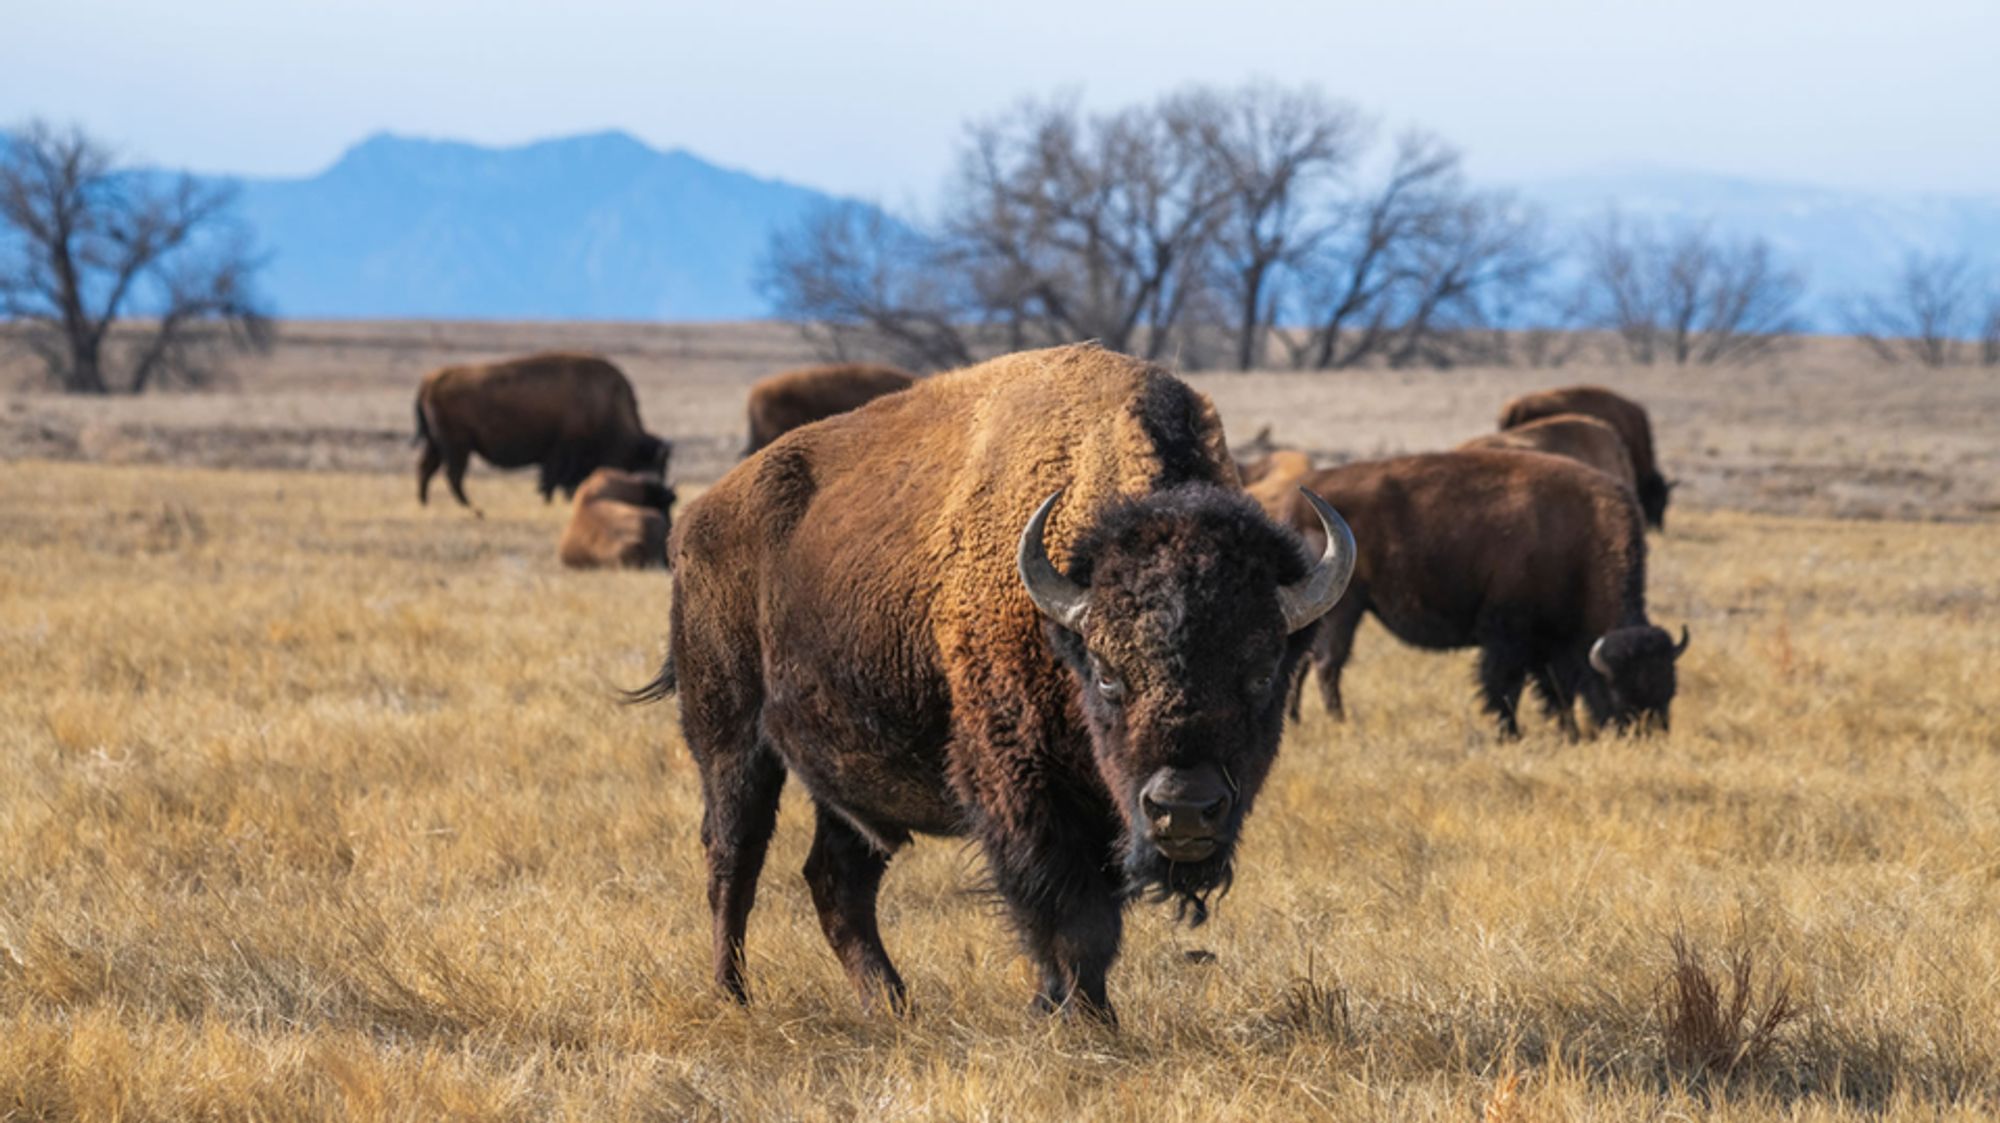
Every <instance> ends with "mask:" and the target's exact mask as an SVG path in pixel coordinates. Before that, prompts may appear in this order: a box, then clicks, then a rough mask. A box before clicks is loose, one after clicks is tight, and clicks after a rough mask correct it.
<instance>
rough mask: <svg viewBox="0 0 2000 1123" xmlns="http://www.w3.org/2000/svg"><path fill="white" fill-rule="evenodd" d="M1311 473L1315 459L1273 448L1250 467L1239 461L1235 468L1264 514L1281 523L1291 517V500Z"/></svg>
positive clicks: (1290, 450) (1291, 451)
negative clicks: (1301, 482) (1300, 484)
mask: <svg viewBox="0 0 2000 1123" xmlns="http://www.w3.org/2000/svg"><path fill="white" fill-rule="evenodd" d="M1312 470H1313V462H1312V457H1310V456H1308V455H1306V454H1305V453H1303V452H1300V451H1299V450H1297V449H1295V448H1280V449H1273V450H1272V451H1270V452H1267V453H1265V454H1264V455H1263V456H1261V457H1259V458H1257V459H1256V460H1253V461H1250V462H1249V463H1247V464H1246V463H1243V462H1242V461H1238V462H1237V465H1236V471H1237V473H1238V474H1239V475H1240V476H1241V478H1242V480H1243V490H1244V491H1247V492H1249V493H1250V498H1252V499H1255V500H1256V501H1257V505H1258V506H1260V507H1262V508H1264V513H1265V514H1267V515H1269V516H1271V517H1272V518H1274V519H1277V520H1278V521H1280V522H1283V521H1285V520H1287V519H1289V518H1290V517H1291V510H1292V497H1293V496H1294V495H1296V494H1297V493H1298V490H1299V483H1300V481H1302V480H1304V479H1305V478H1306V473H1308V472H1311V471H1312Z"/></svg>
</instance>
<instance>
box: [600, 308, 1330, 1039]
mask: <svg viewBox="0 0 2000 1123" xmlns="http://www.w3.org/2000/svg"><path fill="white" fill-rule="evenodd" d="M1058 488H1061V489H1063V496H1062V499H1061V501H1060V503H1059V504H1058V506H1057V507H1056V509H1055V514H1054V517H1053V518H1052V519H1051V521H1050V523H1049V526H1048V529H1047V534H1046V538H1045V541H1046V543H1047V545H1048V550H1049V554H1050V556H1051V558H1053V559H1054V561H1055V564H1056V565H1057V566H1059V567H1061V568H1062V569H1065V570H1067V573H1068V576H1069V577H1070V578H1071V579H1072V580H1074V581H1076V582H1078V583H1080V584H1082V585H1084V586H1085V587H1086V588H1087V589H1088V590H1089V596H1090V601H1089V604H1090V609H1089V615H1088V617H1087V619H1086V621H1085V623H1084V624H1083V625H1082V633H1083V634H1078V633H1076V632H1071V631H1069V630H1067V629H1065V628H1063V627H1061V626H1059V625H1057V624H1054V623H1051V622H1048V621H1046V620H1045V619H1044V618H1043V617H1042V616H1041V615H1040V614H1039V613H1038V611H1037V610H1036V608H1035V607H1034V605H1033V603H1032V602H1031V601H1030V599H1029V597H1028V595H1027V592H1026V590H1025V589H1024V587H1023V586H1022V584H1021V582H1020V580H1019V578H1018V577H1017V575H1016V573H1015V569H1014V558H1015V550H1016V545H1017V540H1018V538H1019V537H1020V535H1021V533H1022V530H1023V528H1024V527H1025V525H1026V524H1027V522H1028V519H1029V516H1030V514H1031V513H1032V512H1034V510H1035V509H1036V507H1037V506H1038V505H1039V504H1040V502H1041V501H1042V500H1043V499H1044V498H1045V497H1047V496H1048V495H1049V494H1051V493H1052V492H1054V491H1056V490H1057V489H1058ZM670 548H671V550H672V553H673V556H674V566H675V574H676V579H675V583H674V591H673V601H672V621H671V623H672V638H671V644H670V654H669V657H668V660H667V663H666V665H665V666H664V667H663V668H662V670H661V674H660V677H659V678H658V679H656V680H655V681H654V682H653V683H652V684H651V685H650V686H649V687H647V688H646V689H644V690H642V691H640V692H639V696H641V697H660V696H663V695H665V694H667V693H670V692H674V691H676V690H678V693H679V695H680V714H681V724H682V728H683V730H684V732H685V734H686V740H687V744H688V747H689V750H690V752H691V753H692V754H693V755H694V757H695V760H696V761H697V763H698V764H699V766H700V769H701V775H702V792H703V799H704V815H703V820H702V839H703V843H704V845H705V846H706V848H707V855H708V863H709V903H710V906H711V909H712V911H713V915H714V924H715V928H714V933H713V946H714V964H713V966H714V972H715V978H716V981H717V983H718V985H719V986H720V987H721V988H723V989H724V990H725V991H726V992H727V993H730V994H732V995H735V996H736V997H738V998H739V999H741V998H743V997H744V996H745V994H746V993H747V992H746V989H745V983H744V978H743V960H742V941H743V933H744V927H745V923H746V919H747V917H748V915H749V912H750V905H751V900H752V896H753V894H754V892H755V886H756V881H757V876H758V872H759V869H760V868H761V866H762V864H763V859H764V853H765V849H766V846H767V844H768V842H769V840H770V837H771V832H772V828H773V824H774V823H775V820H776V815H777V807H778V793H779V788H780V787H781V786H782V784H783V783H784V779H785V777H786V776H787V775H790V776H793V777H795V778H796V779H797V780H798V781H799V782H800V783H801V784H802V785H803V786H804V787H805V789H806V791H807V792H808V793H809V794H810V795H811V797H812V800H813V803H814V805H815V808H816V815H817V824H818V825H817V833H816V835H815V838H814V840H813V845H812V852H811V855H810V856H809V857H808V858H807V860H806V867H805V877H806V882H807V884H808V886H809V887H810V888H811V891H812V897H813V901H814V903H815V905H816V906H817V908H818V911H819V917H820V923H821V926H822V928H823V929H824V931H825V935H826V937H827V940H828V942H829V943H830V944H831V945H832V947H833V950H834V952H835V954H836V955H837V956H838V958H839V959H840V962H841V963H842V964H843V965H844V967H845V968H846V970H847V972H848V974H849V976H850V978H851V979H852V981H853V983H854V985H855V987H856V988H857V989H858V990H859V991H860V993H861V995H862V997H863V1000H864V1002H869V1003H872V1002H874V1001H877V1000H880V999H882V998H885V997H886V998H887V999H888V1000H889V1002H890V1003H891V1005H893V1006H896V1007H900V1006H901V1004H902V1002H903V983H902V980H901V978H900V977H899V976H898V975H897V973H896V970H895V968H894V966H893V965H892V964H891V963H890V961H889V956H888V953H887V951H886V950H885V949H884V947H883V945H882V939H881V935H880V933H879V931H878V930H877V926H876V914H875V900H876V893H877V890H878V888H879V886H880V884H881V880H882V875H883V872H884V870H885V869H886V868H887V866H888V863H889V858H890V856H891V855H892V854H893V853H894V852H895V851H896V850H897V849H899V848H900V847H902V846H903V845H904V844H905V843H907V842H909V841H910V839H911V837H912V835H913V834H918V833H924V834H939V835H966V836H970V837H971V838H972V839H974V840H975V841H976V842H977V843H978V845H979V846H980V848H981V849H982V851H983V852H984V854H985V856H986V859H987V867H988V869H989V871H990V875H991V879H992V889H993V891H994V892H995V893H996V895H997V896H998V897H999V899H1000V900H1001V901H1002V902H1004V904H1005V905H1006V907H1007V910H1008V913H1009V915H1010V917H1011V918H1012V920H1013V922H1014V925H1015V927H1016V929H1017V930H1018V931H1019V932H1020V934H1021V937H1022V940H1023V943H1024V944H1025V946H1026V950H1027V953H1028V955H1029V957H1030V958H1031V959H1032V961H1033V962H1034V965H1035V967H1036V969H1037V971H1038V972H1039V974H1040V977H1041V984H1040V990H1039V994H1038V1002H1039V1003H1040V1004H1041V1005H1042V1006H1043V1007H1045V1008H1049V1009H1061V1008H1067V1007H1072V1006H1074V1007H1080V1008H1083V1009H1086V1010H1091V1011H1099V1012H1103V1013H1105V1014H1107V1015H1108V1013H1109V1006H1108V1000H1107V997H1106V992H1105V977H1106V972H1107V970H1108V969H1109V967H1110V966H1111V963H1112V960H1113V958H1114V957H1115V956H1116V954H1117V951H1118V945H1119V940H1120V932H1121V927H1122V920H1121V914H1122V908H1123V904H1124V902H1125V901H1126V900H1127V899H1128V898H1130V897H1131V896H1133V895H1135V894H1160V895H1164V896H1168V897H1172V898H1175V899H1178V900H1179V901H1180V903H1181V906H1182V908H1183V909H1184V910H1185V911H1188V912H1192V913H1193V915H1194V916H1195V918H1196V919H1197V920H1199V919H1200V917H1201V916H1202V915H1203V914H1204V910H1205V907H1206V903H1207V901H1208V899H1209V897H1210V896H1211V895H1212V894H1213V893H1215V892H1218V891H1220V890H1221V889H1222V888H1223V887H1225V886H1226V885H1227V884H1228V881H1229V872H1230V862H1231V856H1232V855H1231V851H1232V849H1233V844H1234V840H1235V837H1236V833H1237V827H1238V826H1239V825H1240V823H1241V822H1242V819H1243V816H1244V815H1245V814H1247V812H1248V809H1249V806H1250V804H1251V801H1252V799H1253V798H1254V796H1255V795H1256V793H1257V790H1258V787H1259V785H1260V784H1261V783H1262V781H1263V779H1264V776H1265V774H1266V772H1267V771H1268V770H1269V768H1270V765H1271V762H1272V760H1273V758H1274V756H1275V754H1276V750H1277V744H1278V738H1279V736H1280V733H1281V732H1282V726H1283V700H1284V699H1283V694H1284V691H1283V683H1284V682H1285V681H1287V680H1288V678H1289V672H1290V670H1291V667H1292V666H1293V665H1294V664H1295V663H1296V662H1297V660H1298V659H1299V658H1300V657H1302V655H1303V652H1304V648H1305V642H1306V637H1307V636H1309V635H1310V631H1309V630H1303V631H1299V632H1296V633H1292V634H1290V635H1287V634H1286V630H1285V627H1284V622H1283V619H1282V615H1281V612H1280V608H1279V605H1278V604H1277V601H1276V592H1275V590H1276V587H1277V586H1278V585H1279V584H1280V583H1289V582H1293V581H1296V580H1298V579H1299V577H1300V576H1301V575H1302V574H1304V573H1305V572H1306V570H1307V565H1306V561H1305V558H1304V556H1303V554H1302V549H1301V544H1300V542H1299V540H1298V538H1297V537H1296V536H1295V535H1294V534H1292V533H1291V532H1290V531H1289V530H1287V529H1285V528H1283V527H1281V526H1279V525H1277V524H1275V523H1273V522H1272V521H1271V520H1270V519H1268V518H1267V517H1265V516H1264V515H1263V514H1262V513H1261V512H1260V511H1258V510H1257V508H1256V507H1255V506H1254V505H1253V504H1252V503H1250V502H1249V500H1247V499H1246V498H1244V497H1243V496H1242V495H1241V493H1240V492H1239V491H1238V490H1237V486H1236V473H1235V468H1234V465H1233V464H1232V463H1231V461H1230V460H1229V458H1228V454H1227V452H1226V449H1225V446H1224V444H1223V439H1222V429H1221V425H1220V423H1219V422H1218V421H1217V419H1216V416H1215V412H1214V409H1213V407H1211V406H1210V405H1209V403H1208V401H1207V400H1206V399H1205V398H1202V397H1201V396H1200V395H1198V394H1196V393H1195V392H1193V391H1192V390H1190V389H1188V388H1187V386H1186V385H1185V384H1183V383H1181V382H1180V381H1178V380H1176V379H1174V378H1173V377H1171V376H1170V375H1168V374H1167V373H1166V372H1164V371H1162V370H1160V369H1158V368H1156V367H1153V366H1150V365H1148V364H1145V363H1141V362H1139V361H1137V360H1135V359H1130V358H1127V357H1125V356H1121V355H1116V354H1113V353H1111V352H1107V351H1104V350H1101V349H1099V348H1096V347H1094V346H1077V347H1065V348H1055V349H1051V350H1047V351H1034V352H1026V353H1023V354H1019V355H1011V356H1007V357H1005V358H1002V359H996V360H994V361H992V362H989V363H985V364H982V365H980V366H977V367H973V368H970V369H967V370H964V371H959V372H956V373H952V374H945V375H939V376H937V377H934V378H929V379H925V380H924V381H922V382H920V383H918V384H917V385H916V386H915V387H913V388H912V389H910V390H909V391H907V392H905V393H900V394H895V395H891V396H889V397H885V398H882V399H880V400H878V401H875V402H871V403H870V404H868V405H866V406H864V407H862V408H861V409H859V410H856V411H854V412H852V413H847V414H843V415H840V416H837V417H834V418H830V419H828V420H826V421H824V422H822V423H820V424H816V425H812V426H809V427H806V428H803V429H799V430H796V431H794V432H792V433H790V434H787V435H786V436H784V437H782V438H780V439H779V440H778V441H777V442H776V443H775V444H773V445H771V446H770V447H768V448H766V449H764V450H763V451H762V452H760V453H758V454H757V455H756V456H753V457H751V458H750V459H749V460H746V461H744V462H743V463H742V464H740V465H738V466H737V468H736V469H735V470H734V471H732V472H731V473H729V475H728V476H726V477H724V478H723V479H722V481H721V482H719V483H717V484H716V485H715V487H714V488H713V489H711V490H710V491H709V492H707V493H706V494H704V495H703V496H702V497H701V498H699V499H697V500H695V501H694V502H693V503H691V504H689V505H688V507H687V509H686V511H685V512H684V513H683V516H682V518H681V519H680V520H679V523H678V525H677V526H676V527H675V528H674V536H673V540H672V544H671V547H670ZM1107 680H1115V681H1116V683H1117V690H1118V691H1120V692H1122V693H1123V701H1122V703H1119V702H1116V701H1113V700H1111V699H1112V694H1111V690H1112V688H1111V687H1110V686H1107V685H1103V683H1105V682H1106V681H1107ZM1170 770H1171V771H1173V772H1174V774H1175V775H1180V774H1181V773H1183V772H1185V773H1188V774H1190V775H1192V774H1195V773H1201V774H1202V775H1210V774H1212V775H1213V779H1214V782H1215V784H1216V786H1217V789H1220V785H1221V784H1222V783H1223V782H1224V781H1227V782H1228V783H1230V784H1232V785H1233V786H1234V787H1233V800H1232V801H1231V802H1229V803H1228V804H1227V807H1228V812H1227V821H1226V824H1225V826H1224V832H1225V833H1222V834H1219V835H1218V839H1219V841H1220V845H1219V847H1218V849H1216V850H1215V852H1214V853H1213V854H1212V855H1211V856H1209V857H1206V858H1203V859H1201V860H1199V861H1185V862H1178V863H1170V862H1168V861H1166V860H1165V859H1164V857H1163V856H1162V855H1161V854H1160V853H1159V851H1158V850H1157V849H1156V848H1154V846H1153V845H1152V844H1151V843H1150V842H1149V841H1148V840H1147V838H1146V837H1145V835H1144V834H1143V832H1142V830H1141V827H1140V824H1141V823H1143V822H1144V821H1145V820H1144V819H1143V818H1141V817H1140V815H1141V812H1140V810H1139V807H1138V806H1137V804H1138V803H1140V802H1141V801H1140V800H1139V798H1138V794H1137V793H1138V788H1139V785H1140V784H1141V783H1143V782H1145V781H1147V780H1148V778H1149V777H1151V778H1157V777H1159V776H1160V775H1162V774H1164V773H1166V772H1168V771H1170Z"/></svg>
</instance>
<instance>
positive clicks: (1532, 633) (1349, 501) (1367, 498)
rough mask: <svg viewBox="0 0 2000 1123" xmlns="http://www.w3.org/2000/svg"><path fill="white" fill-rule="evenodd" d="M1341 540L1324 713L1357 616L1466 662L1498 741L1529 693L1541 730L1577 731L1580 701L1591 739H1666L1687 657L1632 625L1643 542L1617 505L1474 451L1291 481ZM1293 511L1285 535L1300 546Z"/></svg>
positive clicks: (1322, 653)
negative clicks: (1321, 502)
mask: <svg viewBox="0 0 2000 1123" xmlns="http://www.w3.org/2000/svg"><path fill="white" fill-rule="evenodd" d="M1305 487H1306V489H1307V490H1308V492H1309V493H1311V494H1315V495H1319V496H1324V497H1325V499H1326V501H1327V502H1330V503H1332V504H1334V505H1335V506H1337V507H1338V508H1339V509H1340V510H1341V511H1342V512H1344V513H1345V514H1346V516H1347V517H1348V519H1349V520H1350V521H1351V522H1352V523H1353V525H1354V534H1355V537H1356V539H1357V540H1358V541H1359V542H1360V544H1361V550H1360V558H1359V559H1358V560H1357V562H1356V564H1355V570H1354V583H1353V587H1352V588H1351V589H1349V590H1348V594H1347V596H1346V598H1345V599H1344V600H1342V602H1341V603H1340V606H1339V607H1338V608H1336V609H1335V610H1334V611H1333V612H1331V613H1330V614H1328V616H1327V617H1326V619H1325V620H1323V621H1321V622H1320V625H1319V628H1318V634H1317V637H1316V639H1315V641H1314V643H1313V664H1314V669H1315V670H1316V671H1317V673H1318V675H1319V682H1320V693H1321V697H1322V699H1323V700H1324V701H1325V703H1326V708H1327V710H1328V711H1329V712H1330V713H1333V714H1335V715H1339V714H1340V713H1341V695H1340V672H1341V668H1342V667H1343V666H1344V665H1345V664H1346V662H1347V656H1348V653H1349V652H1350V651H1351V650H1352V648H1353V644H1354V631H1355V628H1356V626H1357V625H1359V624H1360V622H1361V614H1362V613H1364V612H1371V611H1372V612H1373V613H1374V614H1375V616H1376V618H1377V619H1379V620H1380V621H1382V624H1383V626H1385V627H1387V628H1388V629H1389V631H1390V632H1391V633H1393V634H1394V635H1395V636H1396V637H1397V638H1399V639H1401V640H1402V641H1403V642H1405V643H1408V644H1411V645H1413V646H1416V647H1424V648H1431V649H1446V648H1456V647H1477V648H1479V652H1480V654H1479V681H1480V686H1481V688H1482V692H1483V693H1484V695H1485V702H1486V708H1487V709H1488V710H1489V711H1491V712H1492V714H1493V716H1494V717H1495V718H1496V719H1497V720H1498V721H1499V724H1500V732H1501V734H1502V735H1503V736H1506V737H1514V736H1518V735H1519V734H1520V725H1519V723H1518V721H1517V719H1516V710H1517V706H1518V703H1519V701H1520V697H1521V690H1522V688H1523V686H1524V684H1525V683H1526V681H1527V680H1528V679H1530V678H1532V679H1533V680H1534V682H1535V687H1536V690H1537V692H1538V693H1539V694H1540V695H1541V697H1542V702H1543V704H1544V705H1545V707H1546V708H1547V710H1548V712H1549V715H1550V716H1551V717H1553V718H1554V719H1555V720H1556V721H1557V722H1559V723H1560V724H1561V726H1562V728H1563V730H1564V732H1565V733H1567V734H1569V735H1571V736H1574V735H1575V734H1576V732H1577V729H1576V718H1575V716H1574V713H1573V709H1574V705H1575V700H1576V698H1577V696H1578V695H1579V694H1581V695H1582V697H1583V700H1584V703H1585V705H1587V706H1588V707H1589V709H1590V712H1591V715H1592V717H1593V718H1594V719H1595V720H1596V722H1597V723H1598V724H1599V725H1610V726H1616V727H1619V728H1625V727H1629V726H1633V725H1635V724H1637V725H1652V724H1657V725H1658V726H1659V727H1660V728H1662V729H1664V728H1665V727H1666V725H1667V721H1668V716H1669V713H1668V711H1669V708H1670V706H1671V704H1672V702H1673V698H1674V689H1675V676H1674V661H1675V660H1676V659H1678V658H1679V657H1680V655H1681V653H1682V652H1683V651H1686V650H1687V632H1686V629H1682V632H1681V640H1680V642H1679V643H1678V644H1676V643H1675V642H1674V639H1673V637H1672V636H1669V635H1668V634H1667V633H1666V632H1664V631H1662V630H1660V629H1659V628H1656V627H1654V626H1653V625H1652V623H1651V622H1650V621H1648V620H1647V618H1646V537H1645V530H1644V528H1643V527H1642V526H1641V525H1640V517H1639V509H1638V507H1637V506H1636V505H1635V504H1634V502H1633V498H1632V494H1631V492H1630V491H1628V490H1627V489H1626V488H1624V487H1623V486H1621V485H1620V484H1618V483H1616V482H1615V481H1613V480H1612V479H1611V478H1610V477H1608V476H1606V475H1605V474H1604V473H1602V472H1599V471H1597V470H1595V469H1593V468H1588V467H1585V466H1584V465H1582V464H1578V463H1575V462H1573V461H1570V460H1565V459H1561V458H1558V457H1554V456H1522V455H1519V454H1518V453H1513V452H1496V451H1490V450H1480V451H1468V452H1443V453H1428V454H1425V455H1421V456H1403V457H1398V458H1396V459H1393V460H1379V461H1373V462H1369V463H1362V464H1349V465H1345V466H1342V467H1339V468H1330V469H1327V470H1325V471H1321V472H1315V473H1313V474H1312V475H1310V476H1308V477H1306V481H1305ZM1309 510H1310V509H1309V508H1307V507H1301V506H1299V505H1297V504H1294V514H1293V525H1294V526H1297V527H1300V528H1301V529H1302V530H1304V531H1305V532H1307V533H1309V534H1317V533H1318V532H1317V531H1316V530H1314V529H1313V526H1312V524H1313V522H1314V521H1315V520H1314V519H1313V518H1312V517H1311V515H1310V514H1309Z"/></svg>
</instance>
